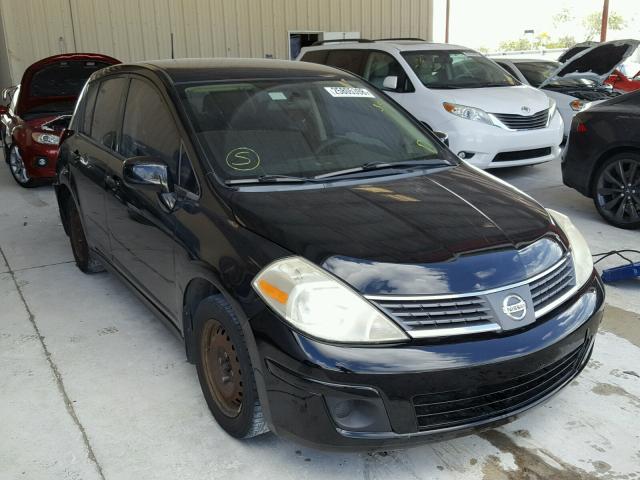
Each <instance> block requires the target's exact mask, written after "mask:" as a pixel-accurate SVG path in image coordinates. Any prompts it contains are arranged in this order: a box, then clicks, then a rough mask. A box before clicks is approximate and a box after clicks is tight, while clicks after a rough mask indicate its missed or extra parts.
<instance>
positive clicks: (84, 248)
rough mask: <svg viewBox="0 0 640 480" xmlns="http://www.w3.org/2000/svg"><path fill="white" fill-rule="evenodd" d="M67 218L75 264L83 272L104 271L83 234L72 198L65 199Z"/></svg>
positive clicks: (78, 214)
mask: <svg viewBox="0 0 640 480" xmlns="http://www.w3.org/2000/svg"><path fill="white" fill-rule="evenodd" d="M67 219H68V221H69V241H70V242H71V250H72V251H73V258H74V259H75V261H76V266H77V267H78V268H79V269H80V270H81V271H82V272H84V273H98V272H102V271H104V267H103V266H102V263H100V261H99V260H98V259H97V258H96V255H95V254H94V253H93V252H92V251H91V249H90V248H89V244H88V243H87V237H86V236H85V234H84V228H83V227H82V221H81V220H80V213H79V212H78V208H77V207H76V204H75V203H74V202H73V200H72V199H69V200H67Z"/></svg>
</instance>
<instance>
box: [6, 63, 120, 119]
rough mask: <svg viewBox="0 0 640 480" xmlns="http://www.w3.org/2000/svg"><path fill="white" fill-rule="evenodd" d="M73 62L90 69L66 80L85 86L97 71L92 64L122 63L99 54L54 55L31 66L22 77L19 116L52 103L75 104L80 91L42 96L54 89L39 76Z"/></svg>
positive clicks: (18, 107) (17, 108)
mask: <svg viewBox="0 0 640 480" xmlns="http://www.w3.org/2000/svg"><path fill="white" fill-rule="evenodd" d="M71 62H87V67H88V68H87V69H86V71H84V72H82V73H81V74H79V75H76V76H74V77H73V78H69V79H66V80H67V81H66V83H67V84H70V83H71V82H72V81H73V80H76V81H77V82H81V83H82V84H84V82H85V81H86V80H87V78H89V76H90V75H91V73H93V72H94V71H95V70H97V69H92V68H90V62H96V63H98V64H106V65H115V64H118V63H120V61H119V60H116V59H115V58H113V57H109V56H107V55H101V54H98V53H68V54H63V55H54V56H52V57H47V58H43V59H42V60H39V61H37V62H36V63H34V64H32V65H30V66H29V67H28V68H27V69H26V70H25V71H24V74H23V75H22V81H21V82H20V97H19V98H18V105H17V107H16V110H17V111H18V114H20V115H23V114H24V113H27V112H29V111H32V110H34V109H37V108H39V107H44V106H46V105H48V104H52V103H59V102H75V100H76V99H77V98H78V95H79V93H80V91H79V90H78V91H77V92H74V93H73V94H72V95H65V94H64V93H63V94H61V95H42V94H40V92H41V91H42V90H46V89H47V87H49V90H52V88H51V84H47V83H46V82H47V81H48V80H50V79H46V78H45V79H40V78H39V76H38V74H39V73H41V72H42V71H43V70H44V69H46V68H47V67H51V66H55V65H60V66H64V65H68V64H70V63H71ZM98 69H99V68H98Z"/></svg>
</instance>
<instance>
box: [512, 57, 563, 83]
mask: <svg viewBox="0 0 640 480" xmlns="http://www.w3.org/2000/svg"><path fill="white" fill-rule="evenodd" d="M515 65H516V67H518V70H520V72H522V75H523V76H524V78H526V79H527V82H529V84H530V85H531V86H533V87H539V86H540V84H542V82H544V81H545V80H546V79H547V78H549V76H550V75H551V74H552V73H553V72H554V71H555V70H556V69H557V68H558V67H559V66H560V63H555V62H517V63H515Z"/></svg>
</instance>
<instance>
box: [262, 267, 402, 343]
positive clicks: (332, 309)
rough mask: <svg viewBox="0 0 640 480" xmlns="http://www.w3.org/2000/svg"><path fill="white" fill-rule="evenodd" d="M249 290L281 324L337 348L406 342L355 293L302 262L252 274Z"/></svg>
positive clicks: (377, 312)
mask: <svg viewBox="0 0 640 480" xmlns="http://www.w3.org/2000/svg"><path fill="white" fill-rule="evenodd" d="M252 286H253V289H254V290H255V291H256V292H257V293H258V295H260V297H261V298H262V299H263V300H264V301H265V302H266V303H267V305H269V306H270V307H271V308H272V309H273V310H274V311H275V312H276V313H278V314H279V315H280V316H281V317H282V318H283V319H284V320H286V321H287V322H288V323H290V324H291V325H292V326H293V327H295V328H297V329H299V330H300V331H302V332H303V333H306V334H309V335H311V336H313V337H316V338H318V339H321V340H327V341H330V342H339V343H384V342H398V341H403V340H407V339H408V337H407V335H406V334H405V333H404V332H403V331H402V330H401V329H400V328H399V327H398V326H397V325H396V324H395V323H394V322H393V321H392V320H390V319H389V318H387V317H386V316H385V315H383V314H382V312H380V311H379V310H378V309H376V308H375V307H374V306H373V305H371V304H370V303H369V302H367V301H366V300H365V299H364V298H363V297H361V296H360V295H359V294H358V293H356V292H355V291H353V290H352V289H351V288H349V287H348V286H347V285H345V284H343V283H342V282H340V281H339V280H338V279H336V278H335V277H333V276H332V275H330V274H329V273H328V272H325V271H324V270H322V269H321V268H319V267H317V266H316V265H314V264H313V263H311V262H309V261H307V260H305V259H304V258H301V257H287V258H284V259H282V260H277V261H275V262H273V263H272V264H270V265H268V266H267V267H265V268H264V269H263V270H262V271H261V272H260V273H258V275H256V278H255V279H254V280H253V282H252Z"/></svg>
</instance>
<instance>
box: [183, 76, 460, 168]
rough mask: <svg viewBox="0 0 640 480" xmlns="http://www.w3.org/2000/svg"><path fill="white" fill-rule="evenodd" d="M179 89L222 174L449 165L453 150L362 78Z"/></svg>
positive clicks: (188, 85)
mask: <svg viewBox="0 0 640 480" xmlns="http://www.w3.org/2000/svg"><path fill="white" fill-rule="evenodd" d="M179 90H180V95H181V97H182V101H183V103H184V105H185V107H186V109H187V111H188V113H189V115H190V117H191V120H192V123H193V125H194V128H195V130H196V134H197V135H198V137H199V139H200V140H201V143H202V144H203V145H204V146H205V148H207V149H208V150H209V154H210V156H211V157H212V158H213V160H214V162H215V164H216V166H217V167H218V168H216V172H217V173H218V174H219V175H220V176H221V177H222V178H223V179H225V180H232V181H234V180H236V179H253V178H255V179H283V178H284V177H285V176H286V177H288V179H289V180H300V179H302V180H310V179H312V178H313V177H318V176H321V175H324V176H326V177H330V176H336V175H337V174H342V173H344V172H343V170H349V169H360V170H370V168H368V167H371V166H375V167H380V166H384V168H385V169H388V168H389V166H388V165H387V164H395V163H398V166H399V162H404V165H403V166H402V168H406V167H409V166H413V167H414V168H415V167H416V166H421V167H424V166H425V165H427V164H430V165H436V164H437V165H439V166H442V165H443V164H444V165H452V164H454V161H453V160H450V161H447V160H444V159H451V158H452V155H451V154H450V153H449V152H448V151H446V149H445V148H444V147H443V146H441V145H440V144H439V143H438V141H437V140H435V139H434V138H433V137H432V136H431V135H429V134H428V133H426V132H425V131H424V130H423V129H421V128H420V127H418V126H417V125H416V124H415V123H414V122H413V121H411V120H410V119H409V118H408V117H407V115H406V114H404V113H403V112H402V111H400V110H399V109H398V108H397V107H395V106H394V105H392V104H391V103H390V102H389V101H387V100H385V98H384V97H383V96H382V95H381V94H379V93H378V92H377V91H375V90H374V89H373V88H371V87H369V85H367V84H365V83H364V82H360V81H359V80H355V79H349V80H342V79H335V80H330V79H325V78H318V79H311V80H309V79H305V80H300V79H289V80H287V79H275V80H273V79H269V80H250V81H234V82H211V83H202V82H198V83H182V84H180V85H179ZM371 170H374V169H371ZM375 170H378V169H377V168H376V169H375ZM378 174H379V175H385V174H388V170H385V171H383V169H380V170H379V172H378ZM284 179H285V180H286V179H287V178H284Z"/></svg>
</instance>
